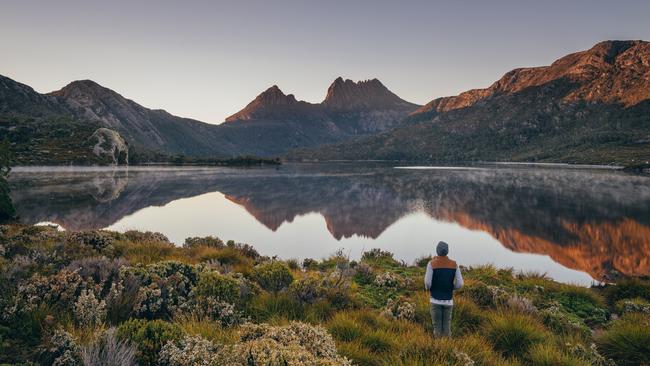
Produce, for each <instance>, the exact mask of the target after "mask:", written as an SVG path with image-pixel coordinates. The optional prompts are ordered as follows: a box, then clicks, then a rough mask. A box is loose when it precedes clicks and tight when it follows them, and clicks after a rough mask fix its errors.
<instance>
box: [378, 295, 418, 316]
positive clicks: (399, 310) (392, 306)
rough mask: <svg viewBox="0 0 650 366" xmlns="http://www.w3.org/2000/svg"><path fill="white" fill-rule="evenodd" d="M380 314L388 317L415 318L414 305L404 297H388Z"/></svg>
mask: <svg viewBox="0 0 650 366" xmlns="http://www.w3.org/2000/svg"><path fill="white" fill-rule="evenodd" d="M381 314H382V315H383V316H385V317H387V318H389V319H399V320H409V321H412V320H413V319H415V305H414V304H413V303H410V302H408V301H406V300H405V299H404V298H397V299H388V302H387V303H386V307H385V308H384V310H383V311H382V313H381Z"/></svg>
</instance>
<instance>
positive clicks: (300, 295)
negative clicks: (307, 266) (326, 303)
mask: <svg viewBox="0 0 650 366" xmlns="http://www.w3.org/2000/svg"><path fill="white" fill-rule="evenodd" d="M289 292H290V293H291V295H292V296H293V297H295V298H296V300H298V301H300V302H302V303H305V304H311V303H313V302H315V301H316V300H318V299H320V298H321V297H322V296H323V295H324V293H325V289H324V288H322V287H321V281H320V279H319V278H318V277H316V276H305V277H303V278H301V279H299V280H297V281H294V282H293V283H292V284H291V285H290V286H289Z"/></svg>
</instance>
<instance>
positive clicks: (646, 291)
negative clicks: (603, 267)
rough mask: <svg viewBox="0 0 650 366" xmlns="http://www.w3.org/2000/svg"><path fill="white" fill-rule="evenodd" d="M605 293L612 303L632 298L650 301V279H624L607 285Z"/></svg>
mask: <svg viewBox="0 0 650 366" xmlns="http://www.w3.org/2000/svg"><path fill="white" fill-rule="evenodd" d="M603 294H604V295H605V298H606V299H607V302H608V303H609V304H610V305H614V304H615V303H616V302H617V301H619V300H623V299H632V298H641V299H645V300H648V301H650V279H639V278H630V279H624V280H622V281H619V282H618V283H616V284H614V285H608V286H607V287H605V289H604V290H603Z"/></svg>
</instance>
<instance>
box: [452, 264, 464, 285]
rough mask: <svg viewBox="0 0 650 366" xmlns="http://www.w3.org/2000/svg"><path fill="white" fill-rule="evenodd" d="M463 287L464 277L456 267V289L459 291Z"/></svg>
mask: <svg viewBox="0 0 650 366" xmlns="http://www.w3.org/2000/svg"><path fill="white" fill-rule="evenodd" d="M461 287H463V275H462V274H461V273H460V267H456V276H455V277H454V289H456V290H458V289H459V288H461Z"/></svg>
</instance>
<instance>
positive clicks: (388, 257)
mask: <svg viewBox="0 0 650 366" xmlns="http://www.w3.org/2000/svg"><path fill="white" fill-rule="evenodd" d="M361 262H366V263H369V264H375V265H389V266H399V265H400V263H399V262H398V261H396V260H395V258H394V257H393V253H391V252H389V251H386V250H381V249H379V248H374V249H371V250H369V251H367V252H363V254H362V255H361Z"/></svg>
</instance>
